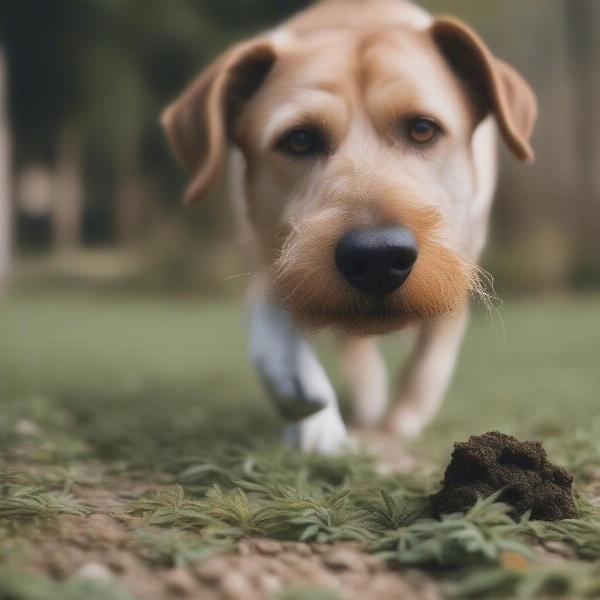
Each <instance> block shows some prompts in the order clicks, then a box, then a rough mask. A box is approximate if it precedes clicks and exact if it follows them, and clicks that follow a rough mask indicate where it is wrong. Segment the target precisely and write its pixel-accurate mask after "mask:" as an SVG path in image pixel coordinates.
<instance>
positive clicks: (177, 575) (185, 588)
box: [164, 568, 196, 596]
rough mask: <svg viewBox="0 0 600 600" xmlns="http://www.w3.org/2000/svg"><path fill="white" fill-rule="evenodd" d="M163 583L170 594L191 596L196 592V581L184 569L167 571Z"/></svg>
mask: <svg viewBox="0 0 600 600" xmlns="http://www.w3.org/2000/svg"><path fill="white" fill-rule="evenodd" d="M164 582H165V584H166V586H167V588H168V589H169V590H170V591H171V592H173V593H175V594H178V595H179V596H192V595H193V594H194V592H195V591H196V580H195V579H194V578H193V577H192V575H191V574H190V572H189V571H187V570H186V569H182V568H177V569H171V570H170V571H167V573H165V575H164Z"/></svg>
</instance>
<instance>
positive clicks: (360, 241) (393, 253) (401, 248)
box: [335, 227, 418, 298]
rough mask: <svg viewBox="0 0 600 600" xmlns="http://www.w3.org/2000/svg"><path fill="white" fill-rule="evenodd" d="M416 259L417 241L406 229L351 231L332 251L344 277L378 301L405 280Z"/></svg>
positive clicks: (384, 228) (385, 228) (389, 228)
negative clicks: (377, 298)
mask: <svg viewBox="0 0 600 600" xmlns="http://www.w3.org/2000/svg"><path fill="white" fill-rule="evenodd" d="M417 256H418V246H417V240H416V239H415V237H414V235H413V234H412V233H411V232H410V231H409V230H408V229H406V228H405V227H378V228H368V229H353V230H351V231H349V232H348V233H346V234H345V235H344V236H343V237H342V238H341V239H340V240H339V241H338V243H337V245H336V248H335V263H336V265H337V268H338V270H339V271H340V273H341V274H342V275H343V276H344V278H345V279H346V280H347V281H348V282H349V283H350V284H351V285H352V286H353V287H355V288H356V289H358V290H360V291H361V292H364V293H366V294H369V295H371V296H376V297H379V298H383V296H385V295H387V294H389V293H391V292H393V291H394V290H396V289H398V288H399V287H400V286H401V285H402V284H403V283H404V282H405V281H406V279H407V278H408V276H409V275H410V272H411V270H412V267H413V265H414V264H415V261H416V260H417Z"/></svg>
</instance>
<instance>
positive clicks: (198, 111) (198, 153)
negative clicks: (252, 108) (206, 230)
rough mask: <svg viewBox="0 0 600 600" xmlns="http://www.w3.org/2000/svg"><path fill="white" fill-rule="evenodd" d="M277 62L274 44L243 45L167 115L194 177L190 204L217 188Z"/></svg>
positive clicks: (172, 138) (172, 139) (173, 141)
mask: <svg viewBox="0 0 600 600" xmlns="http://www.w3.org/2000/svg"><path fill="white" fill-rule="evenodd" d="M275 59H276V56H275V50H274V48H273V46H272V44H271V43H270V42H269V41H268V40H265V39H260V38H258V39H253V40H250V41H247V42H242V43H240V44H237V45H235V46H233V47H232V48H231V49H230V50H228V51H226V52H225V53H224V54H222V55H221V56H220V57H218V58H217V59H216V60H215V61H214V62H213V63H212V64H211V65H209V66H208V67H207V68H206V69H205V70H204V71H203V72H202V73H200V75H199V76H198V77H197V78H196V79H195V80H194V81H193V82H192V83H191V84H190V86H189V87H188V88H187V89H186V90H185V91H184V92H183V94H182V95H181V96H180V97H179V98H178V99H177V100H175V102H173V103H172V104H171V105H170V106H169V107H167V109H166V110H165V111H164V113H163V114H162V117H161V123H162V125H163V128H164V129H165V132H166V135H167V138H168V140H169V143H170V145H171V148H172V149H173V152H174V153H175V156H176V157H177V159H178V160H179V161H180V162H181V163H182V164H183V165H184V166H185V168H186V169H187V171H188V172H189V173H190V174H191V175H192V176H193V179H192V182H191V183H190V185H189V186H188V188H187V190H186V192H185V202H186V204H188V205H194V204H197V203H198V202H199V201H200V200H201V199H202V197H203V196H204V195H205V194H206V193H207V192H208V191H209V190H210V189H211V188H212V187H213V186H214V185H215V184H216V183H217V181H218V179H219V176H220V174H221V171H222V169H223V165H224V163H225V157H226V152H227V144H228V141H229V140H230V139H231V134H232V130H233V128H234V126H235V122H236V119H237V118H238V116H239V114H240V112H241V111H242V110H243V107H244V104H245V103H246V102H247V101H248V100H249V99H250V98H251V97H252V96H253V95H254V94H255V93H256V91H257V90H258V88H259V87H260V85H261V84H262V82H263V81H264V79H265V77H266V76H267V75H268V73H269V71H270V70H271V68H272V67H273V65H274V64H275Z"/></svg>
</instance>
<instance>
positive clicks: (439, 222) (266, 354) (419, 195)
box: [163, 0, 537, 451]
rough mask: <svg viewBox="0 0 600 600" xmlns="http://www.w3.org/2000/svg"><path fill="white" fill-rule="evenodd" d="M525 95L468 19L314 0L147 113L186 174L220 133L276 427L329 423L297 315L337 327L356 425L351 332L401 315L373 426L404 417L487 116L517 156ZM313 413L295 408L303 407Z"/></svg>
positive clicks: (437, 364) (359, 348)
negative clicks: (412, 332)
mask: <svg viewBox="0 0 600 600" xmlns="http://www.w3.org/2000/svg"><path fill="white" fill-rule="evenodd" d="M536 112H537V111H536V102H535V97H534V95H533V93H532V92H531V90H530V88H529V87H528V85H527V84H526V83H525V81H524V80H523V79H522V78H521V76H520V75H519V74H518V73H517V72H516V71H515V70H514V69H513V68H512V67H510V66H509V65H507V64H506V63H504V62H502V61H501V60H499V59H497V58H496V57H494V56H493V55H492V54H491V52H490V51H489V50H488V48H487V47H486V46H485V44H484V43H483V42H482V41H481V40H480V39H479V37H478V36H477V35H476V34H475V33H474V32H473V31H471V30H470V29H469V28H468V27H467V26H466V25H464V24H462V23H460V22H458V21H456V20H453V19H447V18H443V19H433V18H432V17H431V16H429V15H428V14H427V13H426V12H424V11H423V10H421V9H420V8H418V7H416V6H414V5H413V4H410V3H408V2H404V1H402V0H327V1H324V2H321V3H317V4H316V5H315V6H313V7H311V8H309V9H308V10H306V11H305V12H302V13H300V14H299V15H297V16H295V17H294V18H292V19H291V20H289V21H287V22H286V23H284V24H283V25H282V26H281V27H279V28H277V29H275V30H274V31H271V32H268V33H266V34H264V35H260V36H258V37H256V38H253V39H251V40H249V41H246V42H243V43H241V44H239V45H236V46H234V47H233V48H231V49H230V50H229V51H227V52H225V53H224V54H223V55H222V56H220V57H219V58H217V60H216V61H215V62H214V63H213V64H212V65H210V66H209V67H208V68H207V69H206V70H205V71H204V72H203V73H201V74H200V76H199V77H198V78H197V79H196V80H195V81H194V82H193V83H192V85H191V86H190V87H189V88H188V89H187V90H186V91H185V92H184V94H183V95H182V96H181V97H180V98H179V99H178V100H177V101H176V102H175V103H173V104H172V105H171V106H170V107H169V108H168V109H167V111H166V112H165V114H164V116H163V123H164V126H165V129H166V131H167V135H168V138H169V140H170V142H171V145H172V147H173V150H174V151H175V154H176V155H177V157H178V159H179V160H180V161H181V162H182V163H183V164H184V165H185V166H186V168H187V169H188V171H189V172H190V173H191V175H192V177H193V179H192V182H191V184H190V186H189V188H188V190H187V194H186V201H187V203H188V204H195V203H197V202H199V201H200V200H201V199H202V198H203V197H204V196H205V194H206V193H207V192H208V191H209V190H210V189H211V188H212V187H213V186H214V185H215V184H216V183H217V182H218V180H219V178H220V175H221V172H222V170H223V167H224V165H225V162H226V158H227V156H228V148H229V146H230V145H232V146H233V147H234V148H235V149H234V150H233V163H234V165H233V167H234V168H233V170H232V173H231V174H230V177H231V179H232V181H233V188H234V194H233V195H234V203H235V207H236V212H237V214H238V215H239V216H240V217H241V220H242V221H243V222H244V229H245V233H246V235H249V236H250V239H251V242H252V247H253V249H254V251H255V255H256V260H257V263H258V264H259V267H258V271H259V272H260V275H259V276H258V277H257V279H258V281H259V289H260V291H259V292H258V293H257V294H255V295H254V308H253V312H252V329H251V341H250V344H251V357H252V359H253V361H254V363H255V365H256V366H257V368H258V370H259V373H260V375H261V377H262V379H263V381H264V383H265V385H266V388H267V390H268V391H269V392H270V394H271V395H272V397H273V398H274V399H275V400H276V401H277V402H278V404H279V406H280V408H281V410H282V412H283V413H284V415H285V416H286V417H288V418H290V419H291V420H293V421H294V422H293V423H292V424H291V425H290V426H289V427H288V430H287V438H288V441H289V442H290V443H293V444H296V445H298V446H300V447H301V448H303V449H306V450H321V451H331V450H335V449H336V448H338V447H339V446H340V444H342V443H343V441H344V439H345V428H344V425H343V423H342V420H341V418H340V415H339V410H338V407H337V402H336V398H335V393H334V392H333V389H332V388H331V385H330V384H329V381H328V379H327V377H326V375H325V373H324V372H323V369H322V368H321V366H320V365H319V363H318V361H317V359H316V358H315V356H314V354H313V352H312V351H311V349H310V346H309V345H308V342H307V341H306V340H305V337H304V335H303V332H304V333H305V332H306V331H309V330H313V329H317V328H322V327H332V328H335V329H337V330H339V331H342V332H344V333H345V334H347V335H346V336H345V337H346V339H347V344H346V348H345V352H344V358H345V361H344V362H345V366H346V371H347V373H348V376H349V380H350V383H351V386H352V388H353V392H354V396H355V400H356V404H355V406H356V418H357V420H358V421H359V422H360V423H362V424H364V425H374V424H375V423H377V422H378V421H379V419H380V418H381V417H382V415H383V413H384V411H385V407H386V376H385V370H384V367H383V363H382V360H381V358H380V357H379V354H378V352H377V347H376V344H375V342H374V339H373V338H372V337H366V336H371V335H375V334H382V333H388V332H391V331H394V330H398V329H401V328H404V327H406V326H409V325H415V326H417V327H418V335H417V339H416V343H415V348H414V351H413V354H412V356H411V358H410V359H409V361H408V365H407V367H406V369H405V372H404V377H403V380H402V384H401V386H400V392H399V395H398V399H397V404H396V407H395V408H394V411H393V413H392V416H391V426H392V428H393V429H394V430H395V431H397V432H399V433H401V434H404V435H410V436H413V435H416V434H418V433H419V432H420V431H421V430H422V428H423V427H424V426H425V425H426V424H427V423H428V421H429V420H430V419H431V417H432V416H433V415H434V413H435V411H436V409H437V407H438V405H439V403H440V400H441V399H442V397H443V395H444V392H445V390H446V388H447V386H448V383H449V381H450V378H451V374H452V370H453V366H454V363H455V359H456V356H457V353H458V349H459V346H460V342H461V339H462V337H463V333H464V331H465V327H466V323H467V319H468V316H467V315H468V310H467V304H468V297H469V295H470V294H472V293H477V292H478V291H480V281H479V277H478V268H477V266H476V263H477V260H478V258H479V255H480V252H481V250H482V248H483V246H484V244H485V240H486V236H487V225H488V218H489V213H490V207H491V204H492V196H493V193H494V187H495V182H496V167H497V158H496V130H497V128H499V130H500V132H501V133H502V136H503V137H504V140H505V141H506V143H507V144H508V145H509V147H510V149H511V150H512V151H513V153H514V154H515V155H516V156H517V157H518V158H520V159H521V160H524V161H531V160H532V159H533V152H532V150H531V148H530V145H529V137H530V134H531V132H532V129H533V125H534V122H535V119H536ZM313 413H314V414H313Z"/></svg>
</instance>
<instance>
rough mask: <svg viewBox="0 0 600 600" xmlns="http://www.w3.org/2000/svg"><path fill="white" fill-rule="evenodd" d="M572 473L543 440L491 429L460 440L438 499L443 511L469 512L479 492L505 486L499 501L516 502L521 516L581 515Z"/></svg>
mask: <svg viewBox="0 0 600 600" xmlns="http://www.w3.org/2000/svg"><path fill="white" fill-rule="evenodd" d="M572 485H573V477H572V475H571V474H570V473H569V472H568V471H566V470H565V469H563V468H562V467H559V466H557V465H554V464H552V463H551V462H550V461H549V460H548V456H547V455H546V451H545V450H544V448H543V447H542V444H541V443H540V442H520V441H519V440H518V439H516V438H514V437H512V436H510V435H505V434H503V433H500V432H498V431H490V432H488V433H484V434H483V435H480V436H472V437H471V438H470V439H469V441H468V442H464V443H458V444H455V445H454V452H453V453H452V459H451V461H450V464H449V465H448V468H447V469H446V473H445V476H444V481H443V488H442V489H441V490H440V491H439V492H438V493H437V494H435V495H434V496H432V503H433V507H434V510H435V511H436V513H437V514H438V515H442V514H450V513H456V512H465V511H467V510H468V509H469V508H471V507H472V506H473V505H474V504H475V503H476V502H477V499H478V498H487V497H488V496H490V495H492V494H493V493H494V492H496V491H498V490H503V492H502V493H501V495H500V496H499V501H501V502H505V503H506V504H508V505H509V506H511V507H512V511H511V513H510V514H511V516H512V517H513V518H514V519H518V518H519V517H521V516H522V515H523V514H524V513H526V512H527V511H529V510H530V511H531V518H532V519H539V520H544V521H558V520H561V519H568V518H574V517H576V516H577V511H576V509H575V504H574V501H573V494H572Z"/></svg>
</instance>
